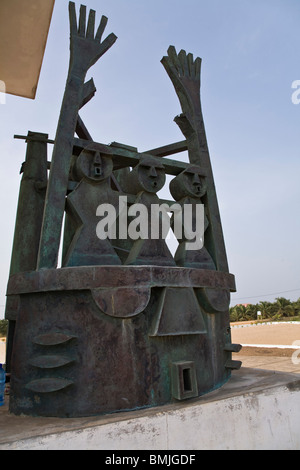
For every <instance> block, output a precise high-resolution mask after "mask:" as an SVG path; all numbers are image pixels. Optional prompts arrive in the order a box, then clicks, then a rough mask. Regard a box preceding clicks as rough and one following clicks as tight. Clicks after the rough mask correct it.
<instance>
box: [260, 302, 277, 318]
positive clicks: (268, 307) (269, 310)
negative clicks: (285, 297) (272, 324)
mask: <svg viewBox="0 0 300 470" xmlns="http://www.w3.org/2000/svg"><path fill="white" fill-rule="evenodd" d="M257 311H259V312H261V316H262V319H264V320H265V319H268V318H271V317H272V314H273V303H272V302H267V301H260V302H259V303H258V304H257Z"/></svg>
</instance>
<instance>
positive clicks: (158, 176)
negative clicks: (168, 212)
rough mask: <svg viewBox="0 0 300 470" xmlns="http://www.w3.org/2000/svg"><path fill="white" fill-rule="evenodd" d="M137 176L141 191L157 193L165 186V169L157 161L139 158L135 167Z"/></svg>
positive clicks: (149, 158)
mask: <svg viewBox="0 0 300 470" xmlns="http://www.w3.org/2000/svg"><path fill="white" fill-rule="evenodd" d="M137 174H138V180H139V183H140V185H141V187H142V189H143V190H144V191H147V192H149V193H156V192H158V191H159V190H160V189H162V187H163V186H164V184H165V180H166V174H165V169H164V166H163V164H162V163H161V162H160V161H159V159H156V158H153V157H152V158H151V157H141V160H140V162H139V164H138V166H137Z"/></svg>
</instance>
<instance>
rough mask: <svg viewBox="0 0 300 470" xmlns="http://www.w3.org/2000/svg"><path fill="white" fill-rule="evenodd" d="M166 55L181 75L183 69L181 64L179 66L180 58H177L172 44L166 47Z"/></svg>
mask: <svg viewBox="0 0 300 470" xmlns="http://www.w3.org/2000/svg"><path fill="white" fill-rule="evenodd" d="M168 56H169V58H170V60H171V62H172V63H173V64H174V66H175V67H176V69H177V70H178V72H179V74H180V75H183V69H182V66H181V62H180V60H179V59H178V56H177V52H176V49H175V47H174V46H170V47H169V49H168Z"/></svg>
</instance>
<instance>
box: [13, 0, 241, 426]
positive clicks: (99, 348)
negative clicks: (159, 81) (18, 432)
mask: <svg viewBox="0 0 300 470" xmlns="http://www.w3.org/2000/svg"><path fill="white" fill-rule="evenodd" d="M69 14H70V32H71V34H70V64H69V73H68V77H67V82H66V88H65V93H64V98H63V102H62V107H61V112H60V117H59V121H58V126H57V132H56V136H55V140H54V142H52V141H49V139H48V135H46V134H41V133H35V132H29V133H28V135H27V136H26V137H24V138H25V139H26V142H27V153H26V161H25V163H24V164H23V166H22V173H23V176H22V180H21V186H20V195H19V204H18V210H17V217H16V227H15V235H14V244H13V251H12V260H11V269H10V277H9V281H8V287H7V306H6V318H7V319H8V320H9V333H8V339H7V343H8V346H7V371H8V372H9V373H10V374H11V392H10V411H11V412H12V413H15V414H26V415H32V416H57V417H80V416H90V415H95V414H104V413H111V412H116V411H122V410H123V411H125V410H134V409H137V408H143V407H145V408H146V407H154V406H158V405H163V404H167V403H172V402H176V401H180V400H186V399H190V398H196V397H198V396H200V395H203V394H205V393H208V392H210V391H212V390H214V389H217V388H218V387H220V386H222V385H223V384H224V383H226V382H227V381H228V380H229V379H230V376H231V371H232V369H238V368H239V367H240V365H241V363H240V361H233V360H232V352H237V351H239V350H240V345H236V344H232V342H231V334H230V323H229V301H230V292H231V291H235V280H234V276H233V275H232V274H230V273H229V270H228V264H227V257H226V250H225V245H224V240H223V233H222V225H221V219H220V214H219V208H218V201H217V195H216V190H215V185H214V178H213V172H212V167H211V162H210V156H209V151H208V146H207V141H206V135H205V129H204V123H203V117H202V110H201V101H200V68H201V59H200V58H196V59H195V60H194V58H193V55H192V54H187V53H186V52H185V51H183V50H181V51H180V52H179V53H178V54H177V52H176V50H175V48H174V47H173V46H170V47H169V49H168V55H167V56H165V57H163V59H162V61H161V62H162V64H163V66H164V68H165V69H166V71H167V73H168V75H169V77H170V79H171V81H172V83H173V85H174V88H175V91H176V93H177V95H178V98H179V101H180V104H181V108H182V114H180V115H179V116H177V117H176V118H175V122H176V123H177V124H178V126H179V127H180V129H181V131H182V133H183V135H184V140H183V141H181V142H177V143H173V144H170V145H166V146H164V147H160V148H155V149H152V150H149V151H147V152H143V153H139V152H138V149H137V148H135V147H131V146H128V145H124V144H121V143H118V142H113V143H111V144H109V145H106V144H103V143H100V142H94V141H93V140H92V138H91V136H90V134H89V132H88V130H87V128H86V127H85V125H84V123H83V121H82V119H81V118H80V116H79V111H80V109H81V107H82V106H84V105H86V104H87V103H88V102H89V100H90V99H91V98H92V97H93V96H94V94H95V91H96V89H95V86H94V82H93V79H91V80H89V81H88V82H85V77H86V73H87V71H88V70H89V68H90V67H91V66H92V65H94V64H95V63H96V62H97V61H98V60H99V58H100V57H101V56H102V55H103V54H104V53H106V52H107V51H108V50H109V49H110V48H111V47H112V46H113V44H114V42H115V41H116V39H117V38H116V36H115V35H114V34H109V35H108V36H107V37H106V38H105V39H103V34H104V30H105V27H106V24H107V18H105V17H104V16H102V18H101V21H100V25H99V27H98V29H97V30H95V11H93V10H91V11H90V12H89V16H88V19H87V17H86V16H87V15H86V14H87V12H86V7H85V6H81V7H80V15H79V20H78V21H77V19H76V9H75V4H74V3H73V2H70V3H69ZM76 135H77V137H76ZM19 137H20V136H19ZM49 143H50V144H51V143H54V147H53V153H52V159H51V162H48V157H47V147H48V144H49ZM185 150H187V151H188V157H189V162H188V163H186V162H183V161H182V162H181V161H177V160H175V159H172V158H169V157H170V156H172V155H174V154H177V153H180V152H183V151H185ZM166 175H172V176H173V179H172V180H171V183H170V193H171V195H172V197H173V200H168V201H165V200H161V199H160V198H159V196H158V194H157V193H158V192H159V190H160V189H161V188H163V187H164V185H165V178H166ZM161 205H167V206H168V209H167V210H165V211H164V212H163V211H162V212H160V213H159V216H158V217H157V218H156V220H155V221H153V219H152V218H151V217H150V216H151V214H152V208H153V207H160V206H161ZM187 207H189V208H190V211H191V217H190V219H189V220H190V227H189V228H188V227H187V218H186V219H185V217H182V219H181V225H180V224H178V218H176V217H177V216H176V214H177V215H178V212H180V211H181V214H183V213H184V212H185V210H187ZM137 208H139V209H140V211H142V209H143V210H144V212H145V214H146V216H145V217H144V218H143V223H144V225H143V231H142V230H140V231H139V230H137V221H136V220H134V219H133V216H134V215H136V214H137ZM200 208H202V216H203V217H202V218H203V233H202V235H203V236H202V238H201V240H202V242H201V243H200V245H199V246H197V248H196V249H191V248H190V245H191V243H192V242H193V238H192V236H190V234H192V235H193V236H194V238H195V237H196V238H197V231H196V229H195V227H196V228H197V217H198V215H199V214H201V211H200V210H198V209H200ZM109 211H111V213H112V214H115V217H114V220H113V223H112V224H111V225H110V230H107V231H106V236H100V235H99V234H100V232H101V230H102V232H101V233H103V229H104V228H105V226H106V225H109V223H108V215H107V213H108V212H109ZM176 211H177V212H176ZM167 213H169V222H170V227H171V228H172V229H173V231H174V234H175V236H176V237H177V239H178V249H177V251H176V253H175V254H174V256H173V255H172V254H171V252H170V250H169V248H168V245H167V243H166V240H165V233H164V230H163V228H162V226H163V219H164V218H165V219H166V217H168V215H166V214H167ZM124 214H125V216H126V217H125V216H124ZM165 219H164V220H165ZM106 222H107V224H106ZM176 223H177V230H176V229H175V228H176ZM155 224H156V232H155V233H156V236H151V234H152V231H153V229H154V226H155ZM179 226H180V227H181V230H178V227H179ZM133 227H134V228H135V230H133ZM100 229H101V230H100ZM127 229H128V230H127ZM130 231H131V232H132V231H133V232H134V234H135V236H133V237H130V236H128V234H129V232H130ZM194 241H195V240H194ZM198 241H199V240H198ZM60 250H61V252H62V263H61V266H58V256H59V252H60Z"/></svg>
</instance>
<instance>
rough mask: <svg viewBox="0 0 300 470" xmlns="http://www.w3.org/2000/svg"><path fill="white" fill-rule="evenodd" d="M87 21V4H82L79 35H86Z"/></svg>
mask: <svg viewBox="0 0 300 470" xmlns="http://www.w3.org/2000/svg"><path fill="white" fill-rule="evenodd" d="M85 22H86V6H84V5H81V6H80V15H79V30H78V33H79V36H82V37H84V36H85Z"/></svg>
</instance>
